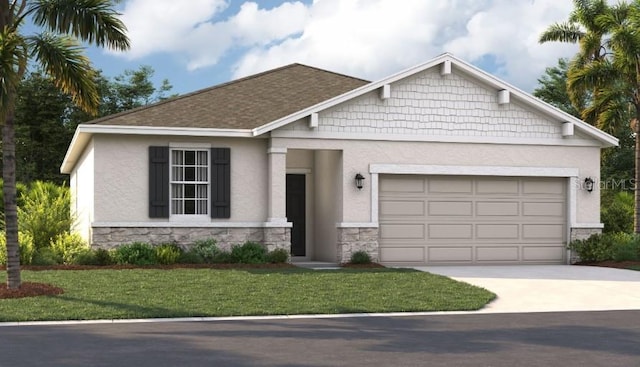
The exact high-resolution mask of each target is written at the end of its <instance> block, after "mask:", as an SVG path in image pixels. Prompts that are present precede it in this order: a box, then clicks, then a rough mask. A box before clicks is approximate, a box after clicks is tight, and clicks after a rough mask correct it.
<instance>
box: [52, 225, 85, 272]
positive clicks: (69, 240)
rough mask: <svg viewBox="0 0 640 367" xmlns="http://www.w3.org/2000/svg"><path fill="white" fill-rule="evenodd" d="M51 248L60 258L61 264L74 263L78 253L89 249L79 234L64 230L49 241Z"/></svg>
mask: <svg viewBox="0 0 640 367" xmlns="http://www.w3.org/2000/svg"><path fill="white" fill-rule="evenodd" d="M51 249H52V250H53V252H54V254H55V255H56V256H57V257H58V258H60V259H62V263H63V264H74V263H75V258H76V257H77V256H78V255H80V254H82V253H85V252H87V250H89V245H88V244H87V243H86V242H85V241H84V240H83V239H82V237H80V235H79V234H77V233H69V232H65V233H62V234H59V235H57V236H56V237H55V238H54V239H53V241H51Z"/></svg>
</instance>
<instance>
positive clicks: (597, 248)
mask: <svg viewBox="0 0 640 367" xmlns="http://www.w3.org/2000/svg"><path fill="white" fill-rule="evenodd" d="M602 239H603V235H602V234H594V235H592V236H590V237H589V238H586V239H583V240H574V241H571V243H569V249H571V250H573V251H575V252H576V253H577V254H578V256H579V257H580V261H585V262H593V261H603V260H610V259H611V258H612V253H611V249H610V248H608V246H609V245H610V243H608V242H607V241H602Z"/></svg>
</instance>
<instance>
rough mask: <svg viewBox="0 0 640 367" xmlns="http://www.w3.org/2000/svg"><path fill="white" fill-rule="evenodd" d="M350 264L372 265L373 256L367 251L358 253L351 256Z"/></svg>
mask: <svg viewBox="0 0 640 367" xmlns="http://www.w3.org/2000/svg"><path fill="white" fill-rule="evenodd" d="M349 262H350V263H352V264H371V256H370V255H369V253H368V252H366V251H362V250H360V251H356V252H354V253H352V254H351V259H350V260H349Z"/></svg>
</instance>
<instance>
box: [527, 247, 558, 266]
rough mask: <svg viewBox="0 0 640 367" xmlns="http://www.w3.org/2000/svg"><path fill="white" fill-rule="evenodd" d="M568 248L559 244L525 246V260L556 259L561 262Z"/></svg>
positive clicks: (546, 260) (548, 260)
mask: <svg viewBox="0 0 640 367" xmlns="http://www.w3.org/2000/svg"><path fill="white" fill-rule="evenodd" d="M565 252H566V249H565V248H564V247H559V246H532V245H529V246H525V247H524V249H523V252H522V258H523V260H524V261H544V262H550V261H555V262H557V263H561V262H562V261H560V260H558V259H562V258H563V256H564V254H565Z"/></svg>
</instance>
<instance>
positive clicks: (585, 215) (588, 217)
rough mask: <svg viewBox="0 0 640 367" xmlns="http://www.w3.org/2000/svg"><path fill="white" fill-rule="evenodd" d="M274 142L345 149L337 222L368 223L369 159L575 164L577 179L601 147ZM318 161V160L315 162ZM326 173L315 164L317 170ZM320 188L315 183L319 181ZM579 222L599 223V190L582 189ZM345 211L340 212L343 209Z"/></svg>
mask: <svg viewBox="0 0 640 367" xmlns="http://www.w3.org/2000/svg"><path fill="white" fill-rule="evenodd" d="M273 145H274V146H282V147H288V148H289V149H301V148H305V149H333V150H339V151H341V152H342V165H343V168H344V175H343V176H342V178H341V181H342V190H340V191H342V195H344V200H342V201H340V203H341V204H340V210H339V212H338V218H337V222H369V221H370V220H371V200H370V198H371V191H370V190H371V176H370V174H369V165H370V164H417V165H463V166H499V167H543V168H548V167H558V168H576V169H578V171H579V180H578V181H581V180H583V179H584V178H585V177H587V176H589V177H599V175H600V166H599V161H600V150H599V148H598V147H577V146H538V145H505V144H502V145H498V144H471V143H465V144H455V143H431V142H390V141H355V140H351V141H343V140H331V139H291V138H276V139H274V141H273ZM316 163H317V162H316ZM357 172H360V173H362V174H363V175H364V176H365V178H366V180H365V185H364V188H363V189H362V190H357V189H356V188H355V185H354V176H355V174H356V173H357ZM328 174H330V173H327V172H325V171H323V170H322V168H321V167H319V166H318V165H317V164H316V175H318V176H326V175H328ZM316 187H317V186H316ZM576 201H577V205H576V209H577V210H576V211H577V216H576V222H578V223H599V222H600V217H599V212H600V193H599V190H598V188H597V187H596V189H595V190H594V191H593V192H591V193H588V192H587V191H585V190H582V189H578V190H577V194H576ZM340 212H341V214H340Z"/></svg>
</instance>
